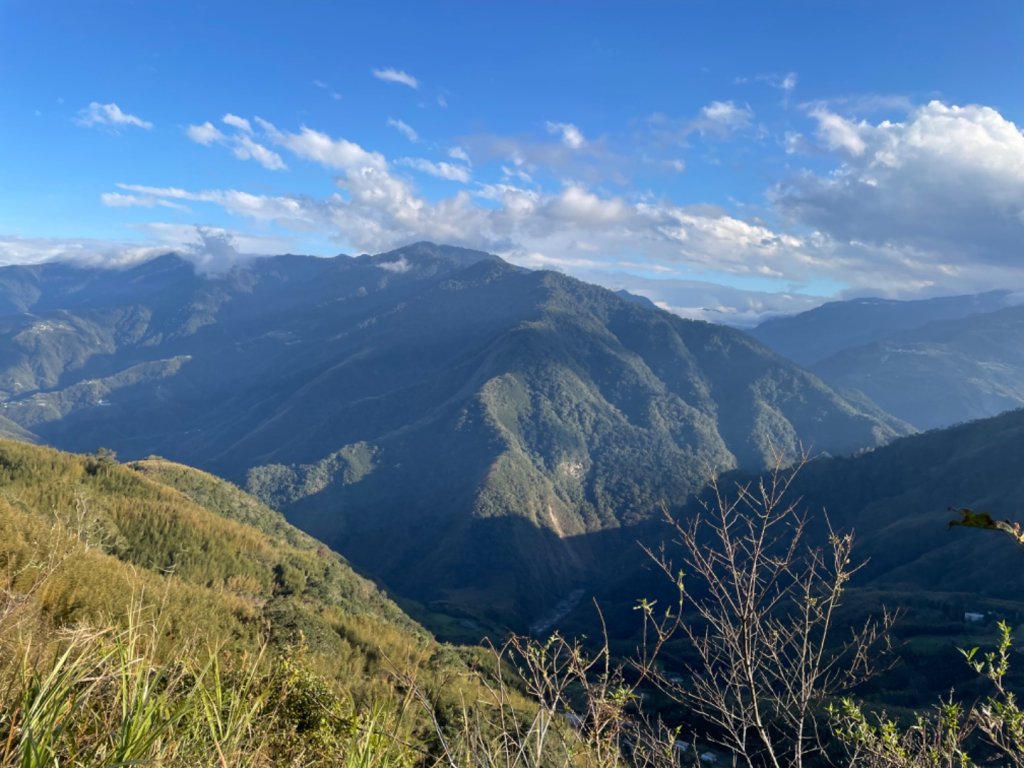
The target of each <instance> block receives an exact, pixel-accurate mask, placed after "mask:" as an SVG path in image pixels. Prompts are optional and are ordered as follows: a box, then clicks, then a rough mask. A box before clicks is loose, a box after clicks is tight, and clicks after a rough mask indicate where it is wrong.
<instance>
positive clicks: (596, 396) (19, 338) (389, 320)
mask: <svg viewBox="0 0 1024 768" xmlns="http://www.w3.org/2000/svg"><path fill="white" fill-rule="evenodd" d="M0 352H2V356H0V360H3V368H2V370H0V393H2V397H3V415H4V417H5V419H7V420H8V421H9V422H10V424H11V426H10V427H9V428H8V429H7V432H8V433H12V432H17V431H18V430H30V431H31V432H32V433H33V434H34V435H35V436H37V437H38V438H39V439H41V440H43V441H45V442H48V443H52V444H54V445H57V446H60V447H64V448H69V449H73V450H93V449H95V448H96V447H97V446H100V445H102V446H107V447H110V448H113V449H115V450H117V451H118V452H120V453H121V455H122V456H123V457H125V458H133V457H141V456H145V455H149V454H159V455H162V456H166V457H168V458H171V459H174V460H181V461H186V462H188V463H191V464H194V465H197V466H201V467H203V468H205V469H208V470H211V471H215V472H217V473H219V474H223V475H225V476H227V477H229V478H232V479H235V480H237V481H240V482H248V484H249V487H250V489H251V490H253V491H254V492H255V493H257V495H259V496H260V497H261V498H262V499H263V500H265V501H268V502H271V503H272V504H273V505H275V506H277V507H278V508H280V509H282V511H284V512H285V513H286V514H287V515H288V516H289V518H290V519H291V520H292V521H293V522H296V523H297V524H299V525H300V527H303V528H305V529H306V530H308V531H310V532H311V533H313V534H314V535H316V536H317V537H318V538H320V539H321V540H323V541H325V542H326V543H328V544H329V545H331V546H333V547H335V548H336V549H338V550H339V551H341V552H342V553H343V554H346V555H347V556H348V557H349V558H350V560H351V561H352V562H353V564H354V565H356V566H357V567H359V568H361V569H362V570H363V571H364V572H365V573H367V574H369V575H371V576H373V577H375V578H377V579H379V580H381V581H382V583H384V584H385V585H387V586H388V588H389V589H391V590H393V591H394V592H395V593H396V594H398V595H400V596H402V597H405V598H412V599H415V600H418V601H422V602H426V603H431V604H436V605H440V606H443V607H444V609H445V611H447V612H449V613H451V612H457V611H458V610H459V609H460V608H468V609H470V610H471V611H473V612H480V611H484V612H485V613H486V612H488V611H489V612H490V613H491V614H492V616H491V618H494V619H499V618H500V619H502V620H509V619H513V620H516V621H522V622H525V621H526V620H528V619H530V618H532V617H536V615H537V614H538V613H539V612H542V611H544V610H545V609H547V608H549V607H550V606H551V605H553V604H554V603H556V602H558V601H559V600H560V599H561V598H563V597H564V596H565V595H566V594H567V593H568V592H570V591H571V590H572V589H573V588H574V587H575V586H576V585H577V584H579V583H580V582H582V581H585V580H586V579H587V578H589V576H590V575H592V574H593V572H594V570H595V569H597V568H599V567H600V565H601V563H602V562H603V555H604V553H605V551H606V550H605V549H604V548H607V547H612V546H615V537H614V536H605V537H590V536H584V535H583V534H588V533H592V532H595V531H615V530H617V529H619V528H620V527H621V526H623V525H627V526H628V525H631V524H633V523H637V522H639V521H642V520H644V519H646V518H649V517H650V516H651V515H653V514H656V511H657V509H658V508H659V506H660V505H661V504H662V503H667V504H675V503H679V502H680V501H681V500H683V499H685V498H686V497H687V495H689V494H691V493H693V492H694V491H696V490H698V489H699V488H700V487H701V486H702V485H703V483H704V482H705V480H706V479H707V476H708V473H709V472H710V471H712V470H725V469H730V468H733V467H744V468H748V469H758V468H760V467H762V466H764V465H765V464H766V463H767V462H769V461H770V460H771V456H772V451H773V450H776V449H779V450H783V451H786V452H789V453H791V454H792V453H795V452H796V451H797V450H799V446H800V445H801V444H802V445H805V446H813V449H814V450H816V451H825V452H829V453H833V454H846V453H851V452H855V451H858V450H861V449H863V448H868V447H873V446H877V445H880V444H883V443H885V442H887V441H889V440H891V439H892V438H894V437H896V436H898V435H899V434H902V433H905V432H906V431H908V430H909V427H908V426H907V425H905V424H903V423H902V422H900V421H899V420H898V419H894V418H892V417H890V416H888V415H887V414H885V413H884V412H882V411H881V410H880V409H878V408H876V407H874V406H873V405H871V404H870V403H866V402H865V403H863V404H861V405H855V404H853V403H852V402H851V401H849V400H847V399H845V398H844V397H842V396H841V395H839V394H837V393H836V392H835V391H834V390H832V389H830V388H829V387H828V386H826V385H824V384H823V383H822V382H821V381H820V380H819V379H818V378H817V377H815V376H814V375H811V374H809V373H807V372H805V371H804V370H802V369H800V368H799V367H797V366H796V365H794V364H792V363H790V362H789V361H787V360H785V359H783V358H781V357H779V356H778V355H776V354H774V353H772V352H770V351H768V350H767V349H765V348H764V347H762V346H760V345H759V344H758V343H757V342H755V341H753V340H752V339H751V338H750V337H749V336H747V335H745V334H743V333H741V332H739V331H735V330H732V329H728V328H724V327H721V326H714V325H709V324H706V323H702V322H694V321H686V320H682V319H680V318H678V317H675V316H673V315H670V314H668V313H665V312H661V311H658V310H655V309H652V308H651V307H650V306H649V305H645V304H644V303H643V302H636V301H634V300H627V299H624V298H622V297H619V296H616V295H615V294H613V293H612V292H610V291H607V290H604V289H601V288H597V287H595V286H591V285H587V284H585V283H581V282H579V281H577V280H574V279H571V278H568V277H565V276H563V275H560V274H557V273H552V272H530V271H526V270H522V269H520V268H516V267H513V266H510V265H508V264H507V263H505V262H503V261H501V260H500V259H498V258H497V257H494V256H489V255H487V254H484V253H480V252H474V251H467V250H464V249H456V248H449V247H444V246H434V245H430V244H418V245H415V246H410V247H408V248H404V249H400V250H398V251H394V252H390V253H387V254H381V255H377V256H361V257H358V258H354V259H350V258H347V257H338V258H335V259H315V258H307V257H297V256H282V257H275V258H267V259H259V260H255V261H252V262H251V263H249V264H247V265H246V266H244V267H241V268H237V269H235V270H233V271H231V272H229V273H227V274H225V275H222V276H216V277H211V276H201V275H197V274H196V273H195V272H194V270H193V268H192V266H191V265H190V264H189V263H188V262H186V261H184V260H182V259H179V258H177V257H174V256H165V257H160V258H157V259H155V260H153V261H150V262H147V263H145V264H142V265H139V266H136V267H133V268H130V269H125V270H121V271H109V270H97V269H89V268H81V267H74V266H70V265H66V264H45V265H39V266H33V267H9V268H5V269H3V270H0ZM5 423H7V422H5ZM597 542H606V543H601V544H599V543H597Z"/></svg>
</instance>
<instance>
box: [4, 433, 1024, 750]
mask: <svg viewBox="0 0 1024 768" xmlns="http://www.w3.org/2000/svg"><path fill="white" fill-rule="evenodd" d="M791 480H792V475H791V474H787V473H781V472H777V473H776V474H775V475H774V476H773V477H772V478H771V479H770V480H766V479H762V480H760V481H758V482H756V483H752V484H749V485H744V486H740V487H739V488H738V489H736V493H735V494H734V495H728V494H721V495H716V496H715V502H714V503H713V504H710V505H709V506H708V508H707V509H706V514H704V515H702V516H698V517H695V518H692V519H690V520H689V521H687V522H685V523H683V522H676V523H674V525H675V532H676V534H677V540H678V543H679V544H681V545H682V547H681V550H679V552H678V553H677V554H680V553H681V556H682V559H681V560H680V561H679V562H673V560H672V553H671V552H670V551H658V552H654V551H652V552H651V554H652V555H653V556H654V557H655V562H656V563H657V564H658V565H659V566H661V569H662V571H663V572H664V574H665V575H666V576H667V577H668V578H669V580H670V582H672V583H674V584H675V587H676V590H677V593H678V594H677V597H678V600H677V601H675V602H673V603H672V604H671V605H669V606H668V607H666V606H665V605H659V606H656V605H655V604H654V603H651V602H643V603H641V604H640V606H639V608H640V614H639V616H640V617H641V618H642V619H643V624H644V627H645V628H646V629H645V638H646V642H645V644H644V645H643V646H642V647H641V648H640V652H639V654H638V655H637V656H636V657H634V658H633V659H631V660H628V661H617V660H616V659H615V658H614V657H613V654H612V652H611V651H610V649H609V643H608V641H607V636H606V637H605V641H604V643H603V644H600V643H599V644H598V647H597V648H596V649H595V648H593V647H592V646H591V647H590V648H588V647H587V646H586V645H585V644H583V643H582V642H576V641H568V640H565V639H563V638H561V637H559V636H558V635H555V636H553V637H551V638H549V639H548V640H546V641H543V642H541V641H535V640H532V639H529V638H517V637H513V638H511V639H510V640H509V641H508V642H507V644H506V645H504V646H502V647H500V648H491V649H482V648H477V649H465V648H463V649H460V648H454V647H451V646H444V645H440V644H438V643H437V642H436V641H434V640H433V639H432V638H431V637H430V636H429V635H428V634H427V633H426V632H424V631H423V630H422V629H421V628H419V627H418V626H417V625H416V624H415V623H414V622H412V621H411V620H410V619H408V618H407V617H406V616H405V615H404V614H402V612H401V611H400V610H399V609H398V608H397V607H396V606H395V605H394V604H393V603H391V602H390V601H389V600H388V599H387V598H386V597H385V596H384V595H382V594H381V593H380V592H379V591H378V590H376V588H375V587H373V585H372V584H370V583H368V582H366V581H365V580H363V579H361V578H360V577H358V576H357V575H356V574H354V573H353V572H352V571H351V569H349V568H348V566H347V564H346V563H345V562H344V561H343V560H342V559H341V558H339V557H338V556H336V555H334V554H332V553H330V552H329V551H327V550H326V549H324V548H323V547H322V546H320V545H319V544H318V543H317V542H315V541H314V540H312V539H310V538H309V537H307V536H305V535H304V534H302V533H300V532H299V531H297V530H295V529H294V528H292V527H291V526H289V525H288V524H287V523H286V522H285V521H284V519H283V518H281V517H280V516H279V515H277V514H276V513H274V512H273V511H271V510H269V509H268V508H266V507H264V506H262V505H261V504H259V503H258V502H256V501H255V500H254V499H252V498H251V497H249V496H247V495H246V494H244V493H242V492H241V491H239V490H238V489H237V488H235V487H233V486H231V485H229V484H226V483H223V482H222V481H220V480H217V479H216V478H213V477H212V476H209V475H206V474H204V473H201V472H197V471H195V470H192V469H190V468H188V467H183V466H181V465H177V464H173V463H170V462H166V461H163V460H159V459H150V460H146V461H143V462H136V463H134V464H131V465H128V466H121V465H119V464H117V462H116V461H115V460H114V457H113V456H112V455H110V454H109V453H106V452H101V453H99V454H97V455H92V456H73V455H69V454H62V453H59V452H56V451H52V450H49V449H43V448H38V447H33V446H28V445H24V444H18V443H3V442H0V541H2V542H3V548H2V550H0V567H2V571H0V574H2V577H0V768H6V767H7V766H20V767H21V768H31V767H33V766H128V765H157V766H196V765H210V766H277V765H284V766H296V767H298V766H378V767H380V768H390V767H392V766H394V767H398V766H408V767H409V768H413V767H414V766H415V767H420V766H422V767H423V768H427V767H430V768H433V767H435V766H448V767H449V768H471V767H475V766H481V767H488V768H489V767H490V766H504V767H505V768H514V767H515V768H519V767H521V768H527V767H534V766H536V767H538V768H539V767H540V766H552V767H561V768H569V767H570V766H598V768H612V767H613V766H643V767H647V768H662V767H665V768H668V767H669V766H680V765H688V766H690V765H698V764H709V763H712V762H734V763H735V764H739V765H749V766H773V767H774V768H783V766H785V767H786V768H795V767H796V766H816V765H825V764H835V765H848V766H861V765H867V766H876V767H877V768H918V767H920V768H924V767H926V766H935V767H936V768H937V767H938V766H951V767H952V766H961V767H965V766H974V765H980V764H982V763H986V764H988V763H995V764H999V765H1008V764H1012V765H1017V766H1021V765H1024V713H1022V712H1021V709H1020V706H1019V704H1018V701H1017V697H1016V694H1015V690H1014V688H1015V683H1014V682H1013V681H1012V678H1011V677H1010V672H1011V656H1012V652H1013V647H1014V646H1013V642H1012V639H1011V632H1010V628H1009V626H1007V625H1005V624H1001V625H1000V632H1001V636H1000V638H999V643H998V645H997V647H996V648H995V649H994V650H992V651H991V652H986V651H983V650H978V649H970V650H965V652H964V654H963V655H964V656H965V657H966V658H965V659H964V660H963V661H964V664H965V668H967V669H970V670H972V671H973V673H974V674H975V675H977V678H978V680H979V682H980V683H981V684H983V687H979V688H978V690H979V691H981V692H980V693H978V694H977V695H973V696H971V697H970V698H958V697H957V696H956V694H952V693H951V694H950V695H949V696H948V697H947V698H946V699H945V700H944V701H942V702H939V703H938V704H937V706H936V707H935V708H934V709H933V710H929V711H922V712H917V713H907V712H902V711H895V712H892V713H888V714H887V713H886V712H884V711H881V710H880V709H878V708H876V707H873V706H869V705H866V704H864V703H863V700H862V699H860V698H858V697H859V695H860V694H859V690H860V689H861V687H862V686H863V684H864V682H865V681H866V680H868V679H869V678H870V677H871V676H872V675H873V674H874V673H875V672H877V671H878V670H879V669H884V668H885V667H886V658H888V656H887V648H888V645H887V642H886V641H887V638H888V636H889V629H890V619H889V617H886V616H883V617H882V618H881V620H880V621H868V622H866V623H864V624H862V625H861V629H860V630H859V631H858V632H855V633H854V634H852V635H849V634H845V635H844V632H843V631H842V630H841V627H840V624H839V623H838V622H837V618H836V617H837V615H838V614H837V611H838V610H839V609H840V606H841V604H842V602H843V600H844V598H845V595H846V591H847V584H848V582H849V580H850V577H851V576H852V575H853V574H854V573H855V572H856V570H857V568H858V566H857V565H856V563H855V561H853V560H852V558H851V547H852V539H851V538H850V536H848V535H846V534H840V533H836V532H832V533H830V535H829V536H828V537H827V544H825V545H824V546H820V547H819V546H816V545H812V544H809V543H808V542H807V541H806V540H805V539H806V536H805V534H807V533H808V531H809V529H807V528H806V527H805V526H806V520H805V519H804V518H802V517H801V516H800V514H799V511H798V509H797V507H796V506H794V505H791V504H789V503H788V502H786V501H784V497H785V496H786V495H787V492H788V491H789V490H790V489H791V488H790V483H791ZM971 514H972V515H973V517H970V516H966V515H965V517H964V520H965V521H967V523H965V524H968V523H969V524H973V523H972V522H971V521H976V520H985V521H988V520H989V518H987V517H985V516H982V515H974V513H971ZM993 525H995V526H997V527H998V525H999V523H998V521H996V522H995V523H993ZM975 527H991V526H975ZM1012 530H1013V531H1016V532H1018V533H1019V529H1016V528H1014V529H1012ZM680 566H681V569H680ZM837 630H839V631H837ZM841 635H844V636H841ZM680 640H681V641H683V642H685V643H688V644H689V645H690V646H691V648H692V650H693V654H692V655H691V657H690V658H691V659H694V660H695V661H694V663H692V664H690V665H688V666H687V667H686V668H685V669H683V670H673V669H671V668H669V667H668V666H666V662H667V661H668V658H669V657H667V656H666V655H665V654H664V651H665V650H666V649H667V648H668V647H669V646H670V645H671V644H672V643H676V642H679V641H680ZM679 671H682V672H684V673H685V674H684V675H680V674H678V672H679ZM658 697H661V699H662V700H667V701H669V702H671V703H672V705H673V707H674V710H673V711H672V717H673V727H669V726H667V725H666V724H665V723H664V722H662V721H660V720H658V719H657V718H655V717H651V716H650V715H649V714H648V713H649V712H652V711H655V710H654V709H652V707H651V704H652V703H654V702H655V701H656V700H657V699H658ZM690 734H699V735H700V743H699V744H695V743H694V742H695V740H694V738H693V736H692V735H690Z"/></svg>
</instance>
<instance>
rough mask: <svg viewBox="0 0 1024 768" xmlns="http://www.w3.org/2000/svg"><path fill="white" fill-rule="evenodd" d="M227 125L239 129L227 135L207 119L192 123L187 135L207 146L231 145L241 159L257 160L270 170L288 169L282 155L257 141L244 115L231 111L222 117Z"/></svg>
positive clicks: (234, 153)
mask: <svg viewBox="0 0 1024 768" xmlns="http://www.w3.org/2000/svg"><path fill="white" fill-rule="evenodd" d="M221 120H222V122H223V123H224V124H225V125H230V126H232V127H233V128H236V129H237V131H236V132H235V133H234V134H233V135H231V136H228V135H225V134H224V133H223V132H222V131H221V130H220V129H219V128H217V126H215V125H214V124H213V123H211V122H210V121H209V120H207V121H206V122H205V123H203V124H202V125H190V126H188V127H187V128H186V129H185V133H186V135H187V136H188V137H189V138H190V139H191V140H192V141H194V142H196V143H197V144H202V145H203V146H205V147H208V146H210V145H211V144H223V145H226V146H229V147H231V153H232V154H233V155H234V156H235V157H237V158H238V159H239V160H255V161H256V162H257V163H259V164H260V165H262V166H263V167H264V168H266V169H267V170H269V171H283V170H285V169H287V167H288V166H287V165H285V162H284V160H282V159H281V156H280V155H279V154H277V152H274V151H273V150H271V149H268V148H267V147H265V146H263V145H262V144H260V143H259V142H257V141H255V140H254V139H253V138H252V136H251V135H250V134H251V133H252V126H251V125H250V123H249V121H248V120H246V119H245V118H244V117H238V116H237V115H232V114H230V113H228V114H226V115H224V117H223V118H222V119H221Z"/></svg>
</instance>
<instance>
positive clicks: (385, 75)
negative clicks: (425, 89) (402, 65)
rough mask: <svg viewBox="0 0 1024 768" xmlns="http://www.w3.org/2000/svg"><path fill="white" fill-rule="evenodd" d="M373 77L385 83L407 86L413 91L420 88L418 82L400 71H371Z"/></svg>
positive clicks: (389, 69)
mask: <svg viewBox="0 0 1024 768" xmlns="http://www.w3.org/2000/svg"><path fill="white" fill-rule="evenodd" d="M373 76H374V77H376V78H377V79H378V80H383V81H384V82H386V83H398V84H399V85H407V86H409V87H410V88H413V89H416V88H419V87H420V81H419V80H417V79H416V78H415V77H413V76H412V75H410V74H409V73H408V72H406V71H404V70H401V69H391V68H388V69H375V70H373Z"/></svg>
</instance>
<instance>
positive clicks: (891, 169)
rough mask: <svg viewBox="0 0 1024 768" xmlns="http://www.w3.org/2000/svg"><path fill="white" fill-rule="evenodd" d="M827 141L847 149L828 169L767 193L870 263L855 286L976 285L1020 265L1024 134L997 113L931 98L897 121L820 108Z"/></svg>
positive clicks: (795, 217)
mask: <svg viewBox="0 0 1024 768" xmlns="http://www.w3.org/2000/svg"><path fill="white" fill-rule="evenodd" d="M814 116H815V117H816V119H817V120H818V122H819V126H823V128H822V130H823V135H822V140H823V141H825V142H826V143H827V144H828V146H829V147H830V148H833V149H836V150H839V151H841V152H842V163H841V165H840V166H839V167H838V168H836V169H835V170H834V171H832V172H831V173H829V174H827V175H816V174H813V173H810V172H805V173H802V174H799V175H797V176H795V177H794V178H791V179H789V180H788V181H786V182H784V183H782V184H779V185H778V186H777V187H776V188H775V189H774V191H773V199H774V201H775V204H776V205H777V206H778V208H779V210H781V211H782V212H783V213H785V214H786V215H787V216H788V218H789V219H790V220H791V221H793V222H795V223H797V224H799V225H800V226H803V227H807V228H811V229H813V230H816V231H817V232H818V233H819V236H820V237H821V238H823V240H824V241H825V245H826V247H827V248H829V249H831V251H832V252H833V253H834V254H836V255H837V256H838V257H841V258H845V259H847V260H849V263H850V264H851V265H860V266H861V267H862V268H864V269H867V270H871V272H870V273H869V274H862V275H857V274H849V275H848V277H849V279H850V282H852V283H855V284H870V283H871V282H876V283H883V281H884V283H885V284H888V283H889V282H890V281H895V283H896V285H904V286H907V287H908V288H911V289H917V290H932V291H935V290H939V289H940V288H941V287H945V288H947V289H959V290H972V289H974V288H980V287H986V286H987V287H997V285H998V283H988V282H986V281H989V280H992V279H993V278H994V276H995V273H994V272H993V270H1005V269H1012V270H1018V277H1017V280H1020V278H1021V276H1020V274H1019V270H1021V268H1022V267H1024V264H1022V263H1021V261H1020V244H1021V243H1022V242H1024V134H1022V133H1021V130H1020V129H1019V128H1018V127H1017V126H1016V125H1014V123H1012V122H1010V121H1009V120H1007V119H1006V118H1004V117H1003V116H1002V115H1000V114H999V113H998V112H997V111H996V110H994V109H991V108H989V107H983V106H978V105H968V106H963V107H960V106H950V105H946V104H943V103H942V102H938V101H933V102H931V103H929V104H927V105H924V106H921V107H919V108H917V109H915V110H913V111H912V112H911V114H910V115H908V117H907V119H906V120H905V121H903V122H891V121H887V120H885V121H882V122H879V123H877V124H874V125H872V124H869V123H867V122H863V121H861V122H856V123H855V122H853V121H852V120H848V119H846V118H843V117H840V116H839V115H834V114H832V113H829V112H826V111H824V110H823V109H819V110H817V111H816V112H815V113H814Z"/></svg>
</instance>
